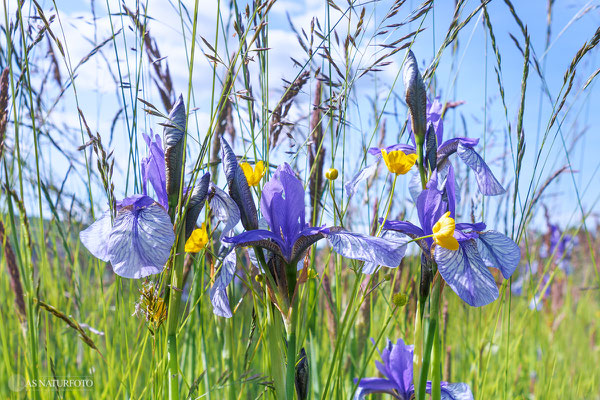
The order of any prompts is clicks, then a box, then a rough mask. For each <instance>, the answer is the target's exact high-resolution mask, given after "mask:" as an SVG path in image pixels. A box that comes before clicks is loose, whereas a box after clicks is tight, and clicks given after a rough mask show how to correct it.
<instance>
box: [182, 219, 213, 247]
mask: <svg viewBox="0 0 600 400" xmlns="http://www.w3.org/2000/svg"><path fill="white" fill-rule="evenodd" d="M207 243H208V232H207V231H206V224H205V223H204V222H203V223H202V226H201V227H200V228H198V229H194V231H193V232H192V234H191V235H190V237H189V239H188V240H187V242H185V251H186V252H187V253H199V252H200V251H202V249H203V248H204V247H205V246H206V244H207Z"/></svg>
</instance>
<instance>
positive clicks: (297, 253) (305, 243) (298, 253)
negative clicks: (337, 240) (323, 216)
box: [291, 227, 326, 264]
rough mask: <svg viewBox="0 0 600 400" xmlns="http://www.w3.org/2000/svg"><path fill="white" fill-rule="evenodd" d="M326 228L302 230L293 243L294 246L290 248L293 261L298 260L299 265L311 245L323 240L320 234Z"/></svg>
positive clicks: (323, 236) (322, 235)
mask: <svg viewBox="0 0 600 400" xmlns="http://www.w3.org/2000/svg"><path fill="white" fill-rule="evenodd" d="M325 229H326V228H318V227H309V228H304V229H303V230H302V232H300V234H299V235H298V237H297V239H296V241H295V242H294V246H293V247H292V251H291V255H292V256H293V257H294V259H296V260H298V262H299V263H300V264H301V261H302V258H303V257H304V254H305V252H306V250H308V248H309V247H310V246H312V245H313V244H315V243H317V242H318V241H319V240H321V239H323V238H325V235H324V234H323V233H322V231H323V230H325Z"/></svg>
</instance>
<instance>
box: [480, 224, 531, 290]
mask: <svg viewBox="0 0 600 400" xmlns="http://www.w3.org/2000/svg"><path fill="white" fill-rule="evenodd" d="M477 249H478V250H479V254H481V258H482V259H483V261H484V262H485V265H487V266H488V267H493V268H498V269H499V270H500V272H502V276H504V279H508V278H510V277H511V276H512V274H513V273H514V272H515V270H516V269H517V266H518V265H519V261H520V260H521V249H519V246H517V244H516V243H515V242H513V241H512V240H511V239H510V238H509V237H507V236H506V235H503V234H502V233H500V232H496V231H487V232H484V233H481V234H479V238H478V239H477Z"/></svg>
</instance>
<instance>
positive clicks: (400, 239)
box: [362, 221, 423, 275]
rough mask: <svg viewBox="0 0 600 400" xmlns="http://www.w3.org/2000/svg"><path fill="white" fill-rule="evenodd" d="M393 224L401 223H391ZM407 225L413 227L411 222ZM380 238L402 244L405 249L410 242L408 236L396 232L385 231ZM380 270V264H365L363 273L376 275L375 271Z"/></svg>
mask: <svg viewBox="0 0 600 400" xmlns="http://www.w3.org/2000/svg"><path fill="white" fill-rule="evenodd" d="M391 222H400V221H391ZM407 224H409V225H412V224H411V223H410V222H407ZM413 226H414V225H413ZM415 228H416V227H415ZM417 229H419V230H420V228H417ZM421 232H422V231H421ZM419 236H423V235H419ZM380 237H381V238H382V239H385V240H389V241H391V242H397V243H400V244H401V245H403V246H405V247H406V243H407V242H408V238H407V237H406V235H405V234H404V233H401V232H399V231H396V230H385V231H383V233H382V234H381V236H380ZM378 268H379V264H378V263H373V262H365V265H363V268H362V273H363V274H366V275H371V274H373V273H375V271H377V270H378Z"/></svg>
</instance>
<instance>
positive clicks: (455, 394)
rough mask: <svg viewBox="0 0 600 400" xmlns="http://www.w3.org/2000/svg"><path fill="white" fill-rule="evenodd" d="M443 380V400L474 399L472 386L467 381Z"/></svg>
mask: <svg viewBox="0 0 600 400" xmlns="http://www.w3.org/2000/svg"><path fill="white" fill-rule="evenodd" d="M444 383H445V382H442V400H473V393H471V388H470V387H469V385H467V384H466V383H448V384H446V385H444Z"/></svg>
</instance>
